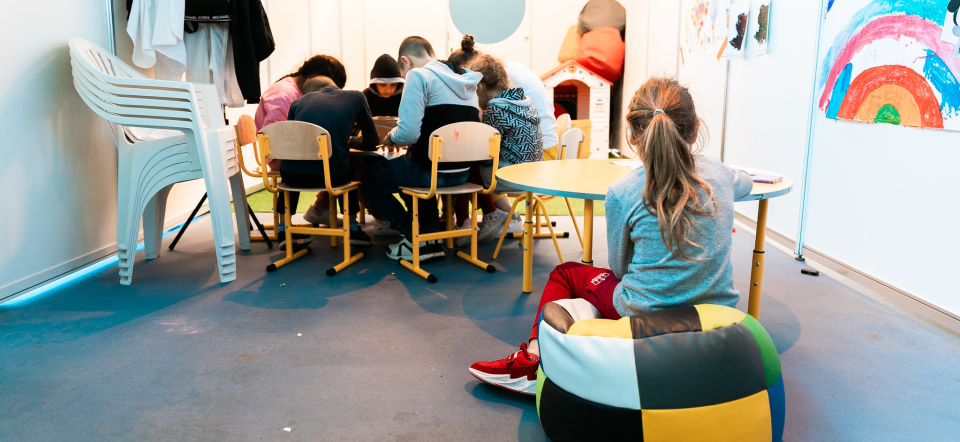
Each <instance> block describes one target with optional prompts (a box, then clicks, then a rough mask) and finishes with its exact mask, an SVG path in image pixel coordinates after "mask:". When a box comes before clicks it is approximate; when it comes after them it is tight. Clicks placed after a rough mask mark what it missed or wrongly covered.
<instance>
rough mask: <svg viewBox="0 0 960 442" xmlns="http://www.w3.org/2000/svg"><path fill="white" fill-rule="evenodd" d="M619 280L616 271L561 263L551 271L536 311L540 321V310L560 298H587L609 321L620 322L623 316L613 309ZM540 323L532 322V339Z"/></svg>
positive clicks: (534, 337) (575, 263) (535, 335)
mask: <svg viewBox="0 0 960 442" xmlns="http://www.w3.org/2000/svg"><path fill="white" fill-rule="evenodd" d="M619 283H620V280H618V279H617V277H616V276H614V274H613V271H612V270H609V269H603V268H598V267H590V266H588V265H584V264H580V263H577V262H567V263H563V264H560V265H559V266H557V268H555V269H553V271H552V272H550V279H549V280H548V281H547V286H546V287H544V289H543V295H541V296H540V307H538V308H537V318H538V319H539V317H540V310H543V306H544V305H546V304H547V303H548V302H553V301H558V300H560V299H574V298H579V299H584V300H586V301H587V302H589V303H590V304H593V306H594V307H596V308H597V310H599V311H600V314H601V315H602V316H603V317H604V318H606V319H620V314H619V313H617V309H616V308H614V307H613V291H614V289H616V288H617V284H619ZM537 325H538V323H537V321H534V323H533V332H532V333H531V334H530V339H536V338H537V328H538V327H537Z"/></svg>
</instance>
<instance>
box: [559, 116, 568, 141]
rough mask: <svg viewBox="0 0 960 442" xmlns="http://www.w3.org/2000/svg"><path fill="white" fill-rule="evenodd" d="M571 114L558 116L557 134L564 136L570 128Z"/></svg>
mask: <svg viewBox="0 0 960 442" xmlns="http://www.w3.org/2000/svg"><path fill="white" fill-rule="evenodd" d="M570 121H571V120H570V114H563V115H561V116H559V117H557V136H558V137H562V136H563V134H565V133H567V131H568V130H570V127H571V126H570V124H571V122H570Z"/></svg>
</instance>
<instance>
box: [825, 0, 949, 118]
mask: <svg viewBox="0 0 960 442" xmlns="http://www.w3.org/2000/svg"><path fill="white" fill-rule="evenodd" d="M830 3H831V7H830V9H829V12H828V14H827V15H826V17H825V19H824V23H823V26H824V27H823V34H824V42H823V44H822V45H821V47H824V48H829V49H827V50H826V54H825V55H823V58H822V62H821V63H822V65H821V67H820V77H819V78H818V79H817V80H818V84H817V85H818V87H819V89H818V90H819V91H820V98H819V103H818V106H819V108H820V109H821V110H822V111H823V112H824V115H825V116H826V117H827V118H831V119H838V120H849V121H859V122H866V123H881V124H894V125H899V126H909V127H920V128H930V129H948V130H960V82H958V81H957V79H958V78H960V53H958V46H957V45H956V44H954V43H951V42H948V41H945V40H942V37H941V35H943V34H944V23H945V17H947V15H948V14H949V16H950V20H951V25H952V17H953V13H952V12H949V9H948V8H949V7H951V6H950V5H951V1H950V0H844V1H842V2H839V1H838V2H836V4H834V2H832V1H831V2H830Z"/></svg>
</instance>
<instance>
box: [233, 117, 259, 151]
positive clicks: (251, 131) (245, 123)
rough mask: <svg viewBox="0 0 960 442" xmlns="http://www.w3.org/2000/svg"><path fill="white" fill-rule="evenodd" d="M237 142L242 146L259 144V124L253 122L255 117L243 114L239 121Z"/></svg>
mask: <svg viewBox="0 0 960 442" xmlns="http://www.w3.org/2000/svg"><path fill="white" fill-rule="evenodd" d="M237 141H239V142H240V145H241V146H246V145H248V144H253V143H256V142H257V124H256V123H254V122H253V117H251V116H249V115H247V114H243V115H241V116H240V119H239V120H237Z"/></svg>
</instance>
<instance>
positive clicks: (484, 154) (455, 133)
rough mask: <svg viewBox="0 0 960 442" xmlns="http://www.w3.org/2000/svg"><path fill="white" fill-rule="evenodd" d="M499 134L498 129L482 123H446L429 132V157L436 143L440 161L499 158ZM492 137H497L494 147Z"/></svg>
mask: <svg viewBox="0 0 960 442" xmlns="http://www.w3.org/2000/svg"><path fill="white" fill-rule="evenodd" d="M499 136H500V131H498V130H496V129H494V128H493V127H491V126H488V125H486V124H483V123H475V122H462V123H453V124H448V125H446V126H443V127H441V128H439V129H437V130H435V131H433V133H432V134H430V151H429V154H430V158H434V150H435V149H436V148H437V146H438V145H439V146H440V155H439V158H438V161H439V162H441V163H456V162H462V161H484V160H490V159H493V158H499V155H500V141H499ZM493 137H498V138H497V142H496V149H494V143H493V142H492V138H493ZM438 143H439V144H438ZM494 150H495V151H494Z"/></svg>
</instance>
